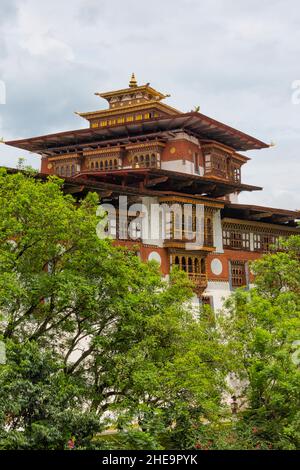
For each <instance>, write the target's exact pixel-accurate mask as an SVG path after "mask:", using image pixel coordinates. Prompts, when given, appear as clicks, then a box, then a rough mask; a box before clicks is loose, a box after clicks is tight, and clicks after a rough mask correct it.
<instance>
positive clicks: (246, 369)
mask: <svg viewBox="0 0 300 470" xmlns="http://www.w3.org/2000/svg"><path fill="white" fill-rule="evenodd" d="M284 248H285V250H284V251H282V252H279V253H276V254H268V255H265V256H263V257H262V258H261V259H260V260H258V261H256V262H255V263H253V265H252V269H253V272H254V274H255V276H256V281H255V282H256V287H255V288H254V289H251V290H250V291H248V292H247V291H242V290H238V291H237V292H236V293H235V294H234V295H233V296H232V297H231V298H230V299H229V300H228V301H227V303H226V312H224V316H223V318H222V320H221V321H220V323H221V324H222V328H223V335H224V341H225V342H226V343H227V344H228V348H229V349H228V350H229V352H228V354H230V355H231V364H232V366H231V368H230V372H232V373H234V376H235V378H236V379H237V382H236V387H235V391H234V392H233V393H234V394H235V395H237V396H239V398H240V400H239V401H240V405H241V406H240V410H239V412H238V414H237V416H236V421H235V422H234V436H235V438H234V439H233V440H234V442H235V443H234V444H233V445H235V446H237V447H239V446H242V447H243V448H262V449H268V448H270V449H271V448H272V449H299V448H300V413H299V410H300V368H299V363H300V355H299V354H298V355H297V351H296V349H297V347H298V351H299V340H300V263H299V254H300V237H299V236H293V237H291V238H290V239H289V240H288V241H287V242H286V243H284Z"/></svg>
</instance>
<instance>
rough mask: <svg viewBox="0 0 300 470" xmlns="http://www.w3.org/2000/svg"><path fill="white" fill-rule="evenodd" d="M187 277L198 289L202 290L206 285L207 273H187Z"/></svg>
mask: <svg viewBox="0 0 300 470" xmlns="http://www.w3.org/2000/svg"><path fill="white" fill-rule="evenodd" d="M188 276H189V279H190V280H191V281H192V282H193V283H194V284H195V288H196V290H197V291H198V290H199V291H201V292H202V291H203V290H204V289H206V287H207V274H198V273H188Z"/></svg>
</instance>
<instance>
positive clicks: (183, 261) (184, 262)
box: [181, 256, 186, 271]
mask: <svg viewBox="0 0 300 470" xmlns="http://www.w3.org/2000/svg"><path fill="white" fill-rule="evenodd" d="M181 263H182V264H181V269H183V271H186V259H185V256H183V257H182V259H181Z"/></svg>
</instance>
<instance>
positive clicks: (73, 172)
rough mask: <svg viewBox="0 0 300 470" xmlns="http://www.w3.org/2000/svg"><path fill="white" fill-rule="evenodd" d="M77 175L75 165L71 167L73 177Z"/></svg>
mask: <svg viewBox="0 0 300 470" xmlns="http://www.w3.org/2000/svg"><path fill="white" fill-rule="evenodd" d="M74 175H75V165H72V166H71V176H74Z"/></svg>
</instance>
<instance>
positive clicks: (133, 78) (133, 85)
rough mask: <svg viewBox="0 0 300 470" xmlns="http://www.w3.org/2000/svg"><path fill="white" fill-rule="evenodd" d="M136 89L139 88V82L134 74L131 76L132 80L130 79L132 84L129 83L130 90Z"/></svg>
mask: <svg viewBox="0 0 300 470" xmlns="http://www.w3.org/2000/svg"><path fill="white" fill-rule="evenodd" d="M135 87H137V81H136V78H135V75H134V73H133V74H132V75H131V79H130V82H129V88H135Z"/></svg>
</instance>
